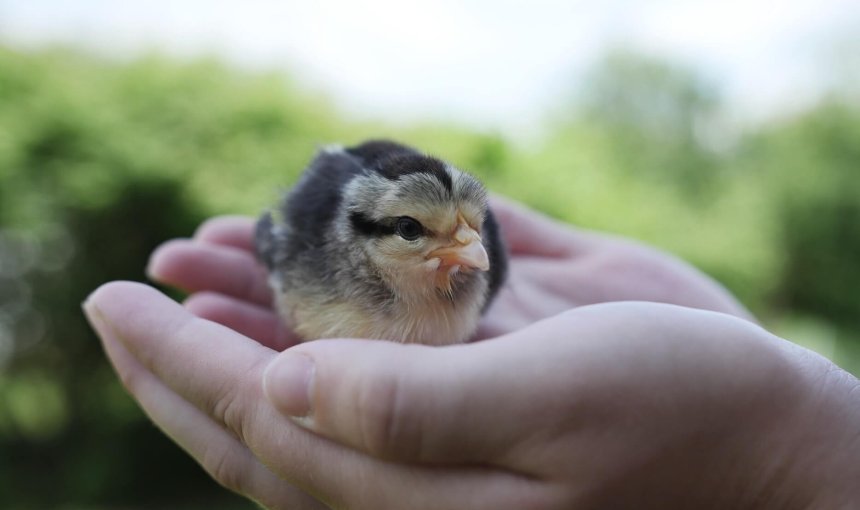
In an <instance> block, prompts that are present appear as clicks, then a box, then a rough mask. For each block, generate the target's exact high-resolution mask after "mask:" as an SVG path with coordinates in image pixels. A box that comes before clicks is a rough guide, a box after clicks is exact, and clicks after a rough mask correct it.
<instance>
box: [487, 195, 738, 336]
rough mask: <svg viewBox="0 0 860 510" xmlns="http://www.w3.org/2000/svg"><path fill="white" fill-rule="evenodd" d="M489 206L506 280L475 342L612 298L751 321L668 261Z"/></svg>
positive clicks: (505, 203) (617, 240) (686, 268)
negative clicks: (505, 256)
mask: <svg viewBox="0 0 860 510" xmlns="http://www.w3.org/2000/svg"><path fill="white" fill-rule="evenodd" d="M492 207H493V212H494V213H495V215H496V218H497V219H498V221H499V224H500V225H501V227H502V233H503V234H504V237H505V240H506V242H507V245H508V250H509V253H510V275H509V279H508V282H507V284H506V285H505V286H504V287H503V288H502V290H501V292H500V293H499V296H498V297H497V298H496V301H495V302H494V303H493V306H492V307H491V308H490V310H489V311H488V313H487V315H486V316H485V317H484V319H483V321H482V324H481V329H480V331H479V333H478V335H479V337H482V338H488V337H493V336H497V335H501V334H504V333H508V332H511V331H515V330H517V329H519V328H521V327H524V326H527V325H528V324H531V323H533V322H535V321H537V320H540V319H544V318H546V317H550V316H552V315H555V314H557V313H560V312H563V311H565V310H569V309H571V308H575V307H578V306H583V305H591V304H597V303H606V302H614V301H652V302H657V303H669V304H676V305H681V306H686V307H690V308H700V309H703V310H713V311H716V312H722V313H727V314H730V315H734V316H737V317H741V318H744V319H752V316H751V315H750V313H749V312H748V311H747V310H746V309H745V308H744V307H743V306H742V305H741V304H740V303H739V302H738V301H737V300H736V299H735V298H734V297H733V296H732V295H731V294H730V293H729V292H727V291H726V289H725V288H723V287H722V286H721V285H719V284H718V283H717V282H715V281H714V280H713V279H711V278H710V277H708V276H706V275H705V274H704V273H702V272H701V271H699V270H697V269H695V268H693V267H692V266H690V265H689V264H687V263H686V262H684V261H682V260H680V259H678V258H676V257H674V256H671V255H669V254H667V253H664V252H661V251H659V250H656V249H654V248H651V247H649V246H646V245H644V244H641V243H637V242H635V241H632V240H629V239H624V238H621V237H616V236H611V235H607V234H602V233H598V232H592V231H588V230H584V229H580V228H576V227H573V226H570V225H565V224H563V223H559V222H557V221H554V220H552V219H550V218H547V217H546V216H543V215H541V214H539V213H537V212H535V211H532V210H529V209H527V208H525V207H523V206H521V205H519V204H517V203H515V202H512V201H509V200H506V199H504V198H501V197H494V199H493V201H492Z"/></svg>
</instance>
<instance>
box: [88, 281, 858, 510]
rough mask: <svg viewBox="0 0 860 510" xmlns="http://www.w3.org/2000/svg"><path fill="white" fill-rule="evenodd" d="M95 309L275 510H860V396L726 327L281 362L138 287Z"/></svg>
mask: <svg viewBox="0 0 860 510" xmlns="http://www.w3.org/2000/svg"><path fill="white" fill-rule="evenodd" d="M244 291H245V292H254V291H253V289H251V288H250V287H248V288H245V289H244ZM249 295H251V294H249ZM248 306H251V305H248ZM254 306H256V305H254ZM216 308H217V307H213V308H212V310H214V309H216ZM85 310H86V312H87V314H88V317H89V318H90V320H91V322H92V323H93V325H94V327H95V328H96V330H97V331H98V333H99V335H100V337H101V338H102V341H103V343H104V346H105V349H106V352H107V353H108V356H109V357H110V359H111V361H112V363H113V365H114V366H115V368H116V370H117V372H118V374H119V375H120V378H121V379H122V381H123V382H124V384H125V385H126V387H127V388H128V390H129V391H130V392H131V394H132V395H133V396H134V397H135V398H136V399H137V401H138V402H139V403H140V405H141V406H142V407H143V408H144V409H145V410H146V412H147V413H148V415H149V416H150V417H151V419H152V420H153V421H154V422H155V423H156V424H158V425H159V426H160V427H161V428H162V429H163V430H164V431H165V432H166V433H167V434H168V435H169V436H170V437H172V438H173V439H174V440H175V441H176V442H178V443H179V444H180V445H181V446H182V447H183V448H185V449H186V451H188V453H189V454H191V455H192V456H193V457H195V458H196V459H197V460H198V461H199V462H200V463H201V464H202V465H203V466H204V468H206V469H207V470H208V471H209V472H210V473H211V474H212V476H213V477H215V479H217V480H218V481H220V482H221V483H222V484H224V485H225V486H227V487H229V488H232V489H233V490H236V491H238V492H240V493H242V494H244V495H246V496H248V497H250V498H252V499H254V500H256V501H258V502H260V503H262V504H264V505H266V506H268V507H271V508H285V509H286V508H290V509H297V508H298V509H302V508H320V507H322V505H323V504H324V505H327V506H330V507H332V508H344V509H374V510H377V509H402V508H408V509H415V510H421V509H440V510H445V509H466V508H468V509H494V510H505V509H511V510H515V509H524V508H529V509H539V510H554V509H559V510H560V509H574V508H576V509H580V508H581V509H586V508H664V509H671V508H702V509H708V508H737V509H744V508H787V509H792V508H798V509H800V508H850V505H851V504H856V503H857V501H858V499H857V497H858V495H857V493H856V490H857V489H856V487H855V481H856V479H857V478H858V476H860V470H858V465H857V464H858V463H857V462H856V458H857V455H858V449H860V444H858V441H857V436H856V430H857V429H858V423H860V416H858V414H860V413H858V409H860V405H858V404H860V402H858V394H860V393H858V392H857V391H856V390H857V387H858V386H857V381H856V379H853V378H851V377H850V376H847V374H845V373H844V372H841V371H840V370H838V369H836V368H835V367H833V366H832V365H830V364H829V363H827V362H826V361H824V360H822V359H820V358H817V357H815V356H814V355H812V354H810V353H808V352H806V351H803V350H801V349H799V348H796V347H794V346H791V345H790V344H788V343H787V342H784V341H782V340H779V339H777V338H775V337H772V336H771V335H769V334H768V333H766V332H765V331H764V330H762V329H760V328H758V327H757V326H755V325H753V324H752V323H750V322H748V321H744V320H740V319H737V318H734V317H731V316H729V315H726V314H720V313H713V312H707V311H701V310H694V309H690V308H683V307H677V306H672V305H665V304H654V303H609V304H601V305H594V306H585V307H581V308H577V309H574V310H572V311H569V312H565V313H562V314H559V315H556V316H554V317H552V318H549V319H546V320H543V321H538V322H535V323H533V324H531V325H529V326H526V327H524V328H520V329H518V330H516V331H514V332H512V333H510V334H507V335H504V336H502V337H500V338H496V339H494V340H493V341H487V342H476V343H471V344H465V345H457V346H448V347H428V346H423V345H408V344H407V345H403V344H397V343H392V342H382V341H370V340H320V341H316V342H310V343H304V344H300V345H297V346H295V347H292V348H290V349H287V350H285V351H284V352H280V353H279V352H277V351H276V350H275V349H273V348H271V347H280V344H276V345H273V346H271V347H270V346H266V345H262V344H261V343H258V342H257V341H255V340H253V339H251V338H248V337H246V336H244V335H241V334H239V333H237V332H235V331H234V330H233V329H230V328H228V327H224V326H222V325H220V324H217V323H216V322H212V321H209V320H205V319H201V318H199V317H196V316H195V315H193V314H191V313H190V312H189V311H188V310H186V309H185V308H183V307H182V306H179V305H178V304H176V303H175V302H173V301H172V300H170V299H168V298H167V297H165V296H163V295H162V294H160V293H158V292H157V291H155V290H154V289H152V288H150V287H147V286H145V285H141V284H132V283H123V282H115V283H111V284H107V285H105V286H103V287H101V288H100V289H99V290H97V291H96V292H95V293H94V294H93V295H92V296H90V298H89V299H88V301H87V302H86V304H85ZM257 311H258V310H253V311H252V312H249V313H251V314H252V315H253V314H255V313H257ZM230 313H235V310H234V311H231V312H230ZM247 317H251V315H248V316H246V318H247ZM852 498H853V499H852ZM319 502H322V503H319Z"/></svg>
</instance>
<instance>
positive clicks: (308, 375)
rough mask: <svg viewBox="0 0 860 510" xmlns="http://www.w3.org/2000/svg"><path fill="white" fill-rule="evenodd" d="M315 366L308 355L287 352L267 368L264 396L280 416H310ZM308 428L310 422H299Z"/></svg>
mask: <svg viewBox="0 0 860 510" xmlns="http://www.w3.org/2000/svg"><path fill="white" fill-rule="evenodd" d="M313 377H314V362H313V360H312V359H311V358H310V356H307V355H305V354H302V353H299V352H290V351H285V352H283V353H281V354H280V355H279V356H278V357H277V358H276V359H275V360H274V361H272V363H271V364H270V365H269V366H268V368H266V371H265V373H264V374H263V392H264V393H265V394H266V398H268V399H269V402H271V403H272V404H273V405H274V406H275V407H276V408H277V409H278V410H279V411H280V412H282V413H284V414H286V415H289V416H292V417H295V418H306V417H308V416H309V415H310V414H311V386H312V384H313ZM299 421H300V422H301V423H303V424H304V425H307V420H299Z"/></svg>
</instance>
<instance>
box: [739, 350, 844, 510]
mask: <svg viewBox="0 0 860 510" xmlns="http://www.w3.org/2000/svg"><path fill="white" fill-rule="evenodd" d="M780 347H781V349H782V350H783V351H784V352H785V356H784V358H785V359H786V360H787V361H788V363H787V364H786V367H785V368H786V372H785V373H784V391H783V396H782V398H783V399H784V400H783V402H784V405H783V406H781V407H782V411H781V412H777V413H774V415H773V416H772V418H771V419H770V420H768V426H767V428H766V429H765V430H764V436H763V439H762V441H761V444H762V446H764V448H762V449H761V450H760V451H759V454H760V455H762V459H761V463H760V464H759V465H760V466H762V468H763V469H764V471H763V472H767V473H768V474H769V476H765V477H763V484H762V485H761V486H760V487H758V491H755V492H757V495H756V498H755V499H754V500H753V501H754V503H755V504H752V505H750V506H751V508H797V509H814V508H828V509H841V508H845V509H847V508H857V507H858V505H860V486H858V484H857V480H860V381H858V380H857V379H856V378H855V377H853V376H852V375H851V374H849V373H847V372H845V371H844V370H842V369H840V368H839V367H837V366H835V365H834V364H833V363H832V362H830V361H829V360H827V359H825V358H823V357H821V356H819V355H817V354H814V353H812V352H810V351H808V350H806V349H802V348H800V347H797V346H794V345H791V344H788V343H787V342H785V343H784V345H782V346H780ZM755 492H754V494H755Z"/></svg>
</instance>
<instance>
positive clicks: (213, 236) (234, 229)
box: [194, 216, 254, 253]
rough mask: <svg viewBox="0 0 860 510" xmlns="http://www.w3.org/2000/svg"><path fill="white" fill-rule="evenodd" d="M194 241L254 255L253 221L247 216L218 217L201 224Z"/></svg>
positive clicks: (195, 233)
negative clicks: (231, 248) (236, 249)
mask: <svg viewBox="0 0 860 510" xmlns="http://www.w3.org/2000/svg"><path fill="white" fill-rule="evenodd" d="M194 239H195V240H197V241H201V242H204V243H209V244H218V245H221V246H230V247H233V248H238V249H240V250H243V251H247V252H250V253H254V220H253V219H251V218H248V217H247V216H218V217H216V218H211V219H208V220H206V221H205V222H203V223H202V224H201V225H200V226H199V227H197V231H196V232H194Z"/></svg>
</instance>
